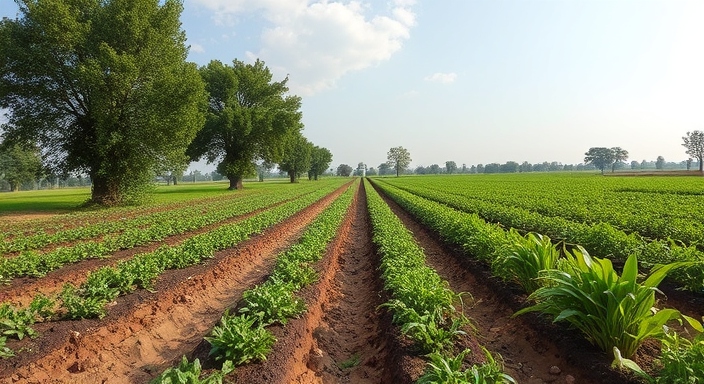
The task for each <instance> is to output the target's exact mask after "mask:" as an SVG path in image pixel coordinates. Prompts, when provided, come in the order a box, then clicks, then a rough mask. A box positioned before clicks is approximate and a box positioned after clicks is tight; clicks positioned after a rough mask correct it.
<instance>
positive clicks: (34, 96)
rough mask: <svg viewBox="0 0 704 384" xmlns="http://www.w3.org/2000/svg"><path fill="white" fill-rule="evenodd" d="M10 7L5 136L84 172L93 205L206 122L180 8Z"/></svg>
mask: <svg viewBox="0 0 704 384" xmlns="http://www.w3.org/2000/svg"><path fill="white" fill-rule="evenodd" d="M16 2H17V3H18V5H19V10H20V17H19V18H18V19H16V20H10V19H4V20H3V21H2V22H0V107H2V108H7V109H8V110H9V121H8V122H7V123H6V124H4V125H3V129H4V130H5V138H6V139H8V140H11V141H18V142H22V141H31V142H37V143H38V144H39V145H40V148H42V150H43V152H44V153H43V155H44V158H45V160H46V161H47V162H48V164H49V166H50V167H51V168H52V169H55V170H57V171H62V172H75V173H79V174H80V173H87V174H88V175H90V178H91V180H92V182H93V190H92V200H93V201H94V202H97V203H101V204H108V205H112V204H117V203H121V202H124V201H126V200H127V199H128V198H129V197H131V196H135V194H134V193H133V192H136V191H139V190H142V189H143V188H142V187H143V186H144V185H147V184H148V183H149V182H150V181H151V179H152V176H153V171H154V169H155V168H156V165H157V164H156V163H157V162H158V161H159V159H162V158H165V157H167V156H170V155H169V154H172V153H178V152H180V153H183V152H184V151H185V148H186V147H187V146H188V143H190V142H191V140H192V139H193V137H194V136H195V134H196V132H197V131H198V129H200V128H201V127H202V125H203V113H202V111H201V109H202V108H201V106H203V105H204V102H205V93H204V87H203V82H202V80H201V79H200V76H198V72H197V68H196V66H195V65H194V64H191V63H188V62H186V56H187V54H188V48H187V47H186V45H185V41H186V35H185V33H184V32H183V31H182V30H181V23H180V21H179V17H180V15H181V12H182V10H183V5H182V2H181V1H180V0H163V1H159V0H16Z"/></svg>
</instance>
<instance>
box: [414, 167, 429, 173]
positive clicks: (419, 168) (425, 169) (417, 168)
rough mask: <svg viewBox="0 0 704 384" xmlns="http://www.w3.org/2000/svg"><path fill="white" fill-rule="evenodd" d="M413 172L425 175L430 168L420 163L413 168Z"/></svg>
mask: <svg viewBox="0 0 704 384" xmlns="http://www.w3.org/2000/svg"><path fill="white" fill-rule="evenodd" d="M413 173H415V174H416V175H425V174H428V173H429V171H428V168H426V167H424V166H422V165H419V166H417V167H416V169H414V170H413Z"/></svg>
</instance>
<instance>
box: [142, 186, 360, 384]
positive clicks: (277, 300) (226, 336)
mask: <svg viewBox="0 0 704 384" xmlns="http://www.w3.org/2000/svg"><path fill="white" fill-rule="evenodd" d="M357 189H358V184H357V183H355V184H354V186H352V187H350V188H348V189H347V191H345V192H344V193H343V194H342V195H341V196H340V197H339V198H338V199H336V200H335V201H334V202H333V203H332V204H331V205H330V206H329V207H327V208H326V209H325V210H324V211H323V212H322V213H321V214H320V215H319V216H318V217H317V218H316V219H315V220H314V221H313V222H312V223H311V224H310V225H309V226H308V227H307V228H306V230H305V232H304V233H303V235H302V236H301V238H300V239H299V240H298V242H297V243H296V244H294V245H293V246H291V247H290V248H289V249H288V250H286V251H284V252H282V253H281V254H279V255H278V256H277V258H276V264H275V267H274V271H273V272H272V274H271V275H270V276H269V278H268V279H267V281H266V282H265V283H264V284H262V285H259V286H256V287H254V288H252V289H250V290H247V291H245V292H244V293H243V295H242V300H241V304H240V305H239V308H238V309H237V310H236V312H233V313H230V311H229V310H228V311H226V312H225V314H224V315H223V316H222V318H221V319H220V323H219V324H218V325H217V326H215V327H214V328H213V330H212V332H211V333H210V335H209V336H207V337H206V338H205V339H206V340H207V341H208V342H209V343H210V345H211V350H210V356H212V357H213V358H214V359H215V360H216V361H222V362H223V366H222V369H221V370H220V371H219V372H215V373H212V374H211V375H209V376H206V377H201V373H202V372H201V369H200V361H199V359H197V358H196V359H195V360H194V361H193V362H189V361H188V359H187V358H186V356H184V357H183V359H182V361H181V363H180V364H179V365H178V366H177V367H173V368H169V369H167V370H166V371H164V372H163V373H162V374H161V375H160V376H158V377H157V378H155V379H154V380H153V381H152V383H158V384H166V383H184V382H188V383H216V382H217V383H219V382H222V378H223V377H224V375H226V374H227V373H229V372H231V371H232V370H234V367H236V366H239V365H243V364H247V363H249V362H253V361H259V360H265V359H266V356H267V355H268V354H269V352H270V351H271V348H272V346H273V345H274V343H275V342H276V338H275V337H274V335H273V334H272V333H271V331H269V330H268V329H267V328H266V327H267V326H270V325H272V324H282V325H285V324H286V323H287V322H288V320H289V319H291V318H295V317H297V316H299V315H301V314H302V313H303V312H305V310H306V308H305V303H304V301H303V300H302V299H301V298H299V297H296V292H298V291H299V290H300V289H301V288H303V287H305V286H308V285H310V284H313V283H314V282H316V281H317V280H318V276H317V273H316V271H315V269H313V266H312V264H313V263H315V262H317V261H319V260H320V259H321V258H322V257H323V256H324V254H325V251H326V249H327V246H328V244H329V243H330V241H331V240H332V239H333V237H334V236H335V235H336V234H337V232H338V230H339V227H340V225H341V223H342V221H343V219H344V217H345V212H346V211H347V210H348V208H349V206H350V204H351V202H352V199H353V198H354V195H355V192H356V191H357Z"/></svg>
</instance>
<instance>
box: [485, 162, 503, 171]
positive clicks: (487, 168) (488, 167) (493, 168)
mask: <svg viewBox="0 0 704 384" xmlns="http://www.w3.org/2000/svg"><path fill="white" fill-rule="evenodd" d="M499 172H501V164H499V163H491V164H487V165H485V166H484V173H499Z"/></svg>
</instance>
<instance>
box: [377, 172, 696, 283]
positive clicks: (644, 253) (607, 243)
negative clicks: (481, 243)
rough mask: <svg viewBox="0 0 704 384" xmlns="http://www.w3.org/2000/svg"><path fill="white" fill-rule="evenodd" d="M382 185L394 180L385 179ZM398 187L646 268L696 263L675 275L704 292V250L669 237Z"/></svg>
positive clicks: (425, 189)
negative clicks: (632, 257) (636, 260)
mask: <svg viewBox="0 0 704 384" xmlns="http://www.w3.org/2000/svg"><path fill="white" fill-rule="evenodd" d="M379 185H380V186H384V185H391V183H389V182H388V181H387V180H386V179H384V181H383V182H382V183H379ZM396 188H400V189H403V190H405V191H407V192H409V193H411V194H414V195H417V196H420V197H423V198H426V199H429V200H432V201H435V202H438V203H442V204H444V205H447V206H449V207H452V208H455V209H458V210H460V211H463V212H468V213H475V214H477V215H479V216H481V217H482V218H484V219H485V220H487V221H491V222H497V223H501V224H502V225H505V226H507V227H513V228H516V229H519V230H521V231H526V232H537V233H541V234H545V235H547V236H549V237H552V238H554V239H560V240H564V241H566V242H569V243H574V244H579V245H581V246H583V247H584V248H586V249H587V250H588V251H589V252H590V253H591V254H596V255H601V256H604V257H611V258H615V259H617V260H621V261H625V260H626V259H627V258H628V257H629V256H630V255H637V256H638V258H639V260H640V261H641V263H642V265H643V266H645V267H652V266H654V265H656V264H664V263H671V262H677V261H691V262H694V263H693V264H691V265H689V266H688V267H686V268H681V269H679V270H678V271H676V272H674V273H673V275H672V277H673V279H675V280H676V281H677V282H678V283H679V284H680V285H681V286H682V287H683V288H685V289H688V290H691V291H695V292H702V291H704V252H702V251H699V250H698V249H697V248H696V247H695V246H687V245H684V244H677V243H675V242H674V241H667V240H649V239H646V238H643V237H641V236H639V235H638V234H635V233H630V234H627V233H625V232H623V231H621V230H619V229H617V228H615V227H614V226H612V225H611V224H608V223H599V224H595V225H587V224H583V223H576V222H573V221H570V220H567V219H564V218H561V217H546V216H543V215H540V214H538V213H535V212H530V211H528V210H525V209H522V208H515V207H507V206H504V205H500V204H494V203H491V202H486V201H482V200H477V199H471V198H467V197H464V196H459V195H456V194H452V193H448V192H444V191H440V190H434V189H429V188H424V187H421V186H415V187H413V188H411V187H406V186H396Z"/></svg>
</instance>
